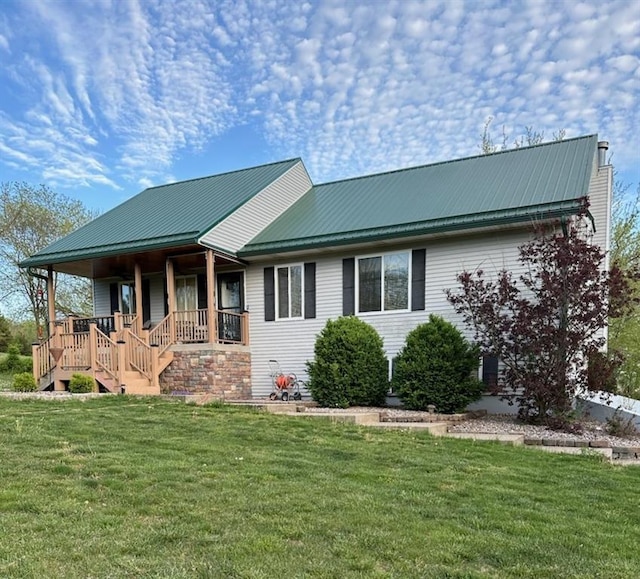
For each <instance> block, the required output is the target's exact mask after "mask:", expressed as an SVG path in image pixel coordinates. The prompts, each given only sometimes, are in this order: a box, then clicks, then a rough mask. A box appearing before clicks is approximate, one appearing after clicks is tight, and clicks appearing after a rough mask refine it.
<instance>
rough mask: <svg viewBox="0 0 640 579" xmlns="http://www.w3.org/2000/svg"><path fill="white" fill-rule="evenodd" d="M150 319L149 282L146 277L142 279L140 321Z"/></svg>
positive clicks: (143, 321) (144, 321)
mask: <svg viewBox="0 0 640 579" xmlns="http://www.w3.org/2000/svg"><path fill="white" fill-rule="evenodd" d="M150 321H151V283H150V281H149V280H148V279H143V280H142V323H143V324H146V323H147V322H150Z"/></svg>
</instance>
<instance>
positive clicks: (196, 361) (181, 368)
mask: <svg viewBox="0 0 640 579" xmlns="http://www.w3.org/2000/svg"><path fill="white" fill-rule="evenodd" d="M171 350H172V351H173V362H171V364H169V366H168V367H167V368H166V369H165V371H164V372H163V373H162V374H161V375H160V390H161V392H162V393H163V394H174V395H175V394H181V395H189V394H209V395H211V396H212V397H214V398H219V399H222V400H247V399H249V398H251V350H250V349H249V348H248V347H247V346H236V345H232V344H182V345H176V346H173V347H172V348H171Z"/></svg>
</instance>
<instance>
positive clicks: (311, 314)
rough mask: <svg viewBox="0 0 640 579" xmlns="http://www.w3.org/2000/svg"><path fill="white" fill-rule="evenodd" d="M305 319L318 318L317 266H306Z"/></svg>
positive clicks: (313, 263)
mask: <svg viewBox="0 0 640 579" xmlns="http://www.w3.org/2000/svg"><path fill="white" fill-rule="evenodd" d="M304 317H305V319H311V318H315V317H316V264H315V262H311V263H305V264H304Z"/></svg>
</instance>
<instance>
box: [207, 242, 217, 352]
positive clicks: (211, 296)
mask: <svg viewBox="0 0 640 579" xmlns="http://www.w3.org/2000/svg"><path fill="white" fill-rule="evenodd" d="M217 311H218V310H217V308H216V272H215V254H214V253H213V250H211V249H207V326H208V327H209V343H210V344H215V343H216V342H217V341H218V315H217Z"/></svg>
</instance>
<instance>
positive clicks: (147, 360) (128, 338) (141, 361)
mask: <svg viewBox="0 0 640 579" xmlns="http://www.w3.org/2000/svg"><path fill="white" fill-rule="evenodd" d="M124 336H125V340H124V341H125V342H126V352H127V360H128V362H129V365H130V366H131V367H132V368H133V369H134V370H137V371H138V372H140V374H142V375H143V376H144V377H145V378H148V379H149V380H151V375H152V362H151V357H152V355H153V352H152V350H151V346H149V345H148V344H146V343H145V342H144V340H142V339H140V338H139V337H138V336H136V334H135V333H134V332H132V331H131V330H130V329H129V328H125V332H124Z"/></svg>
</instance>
